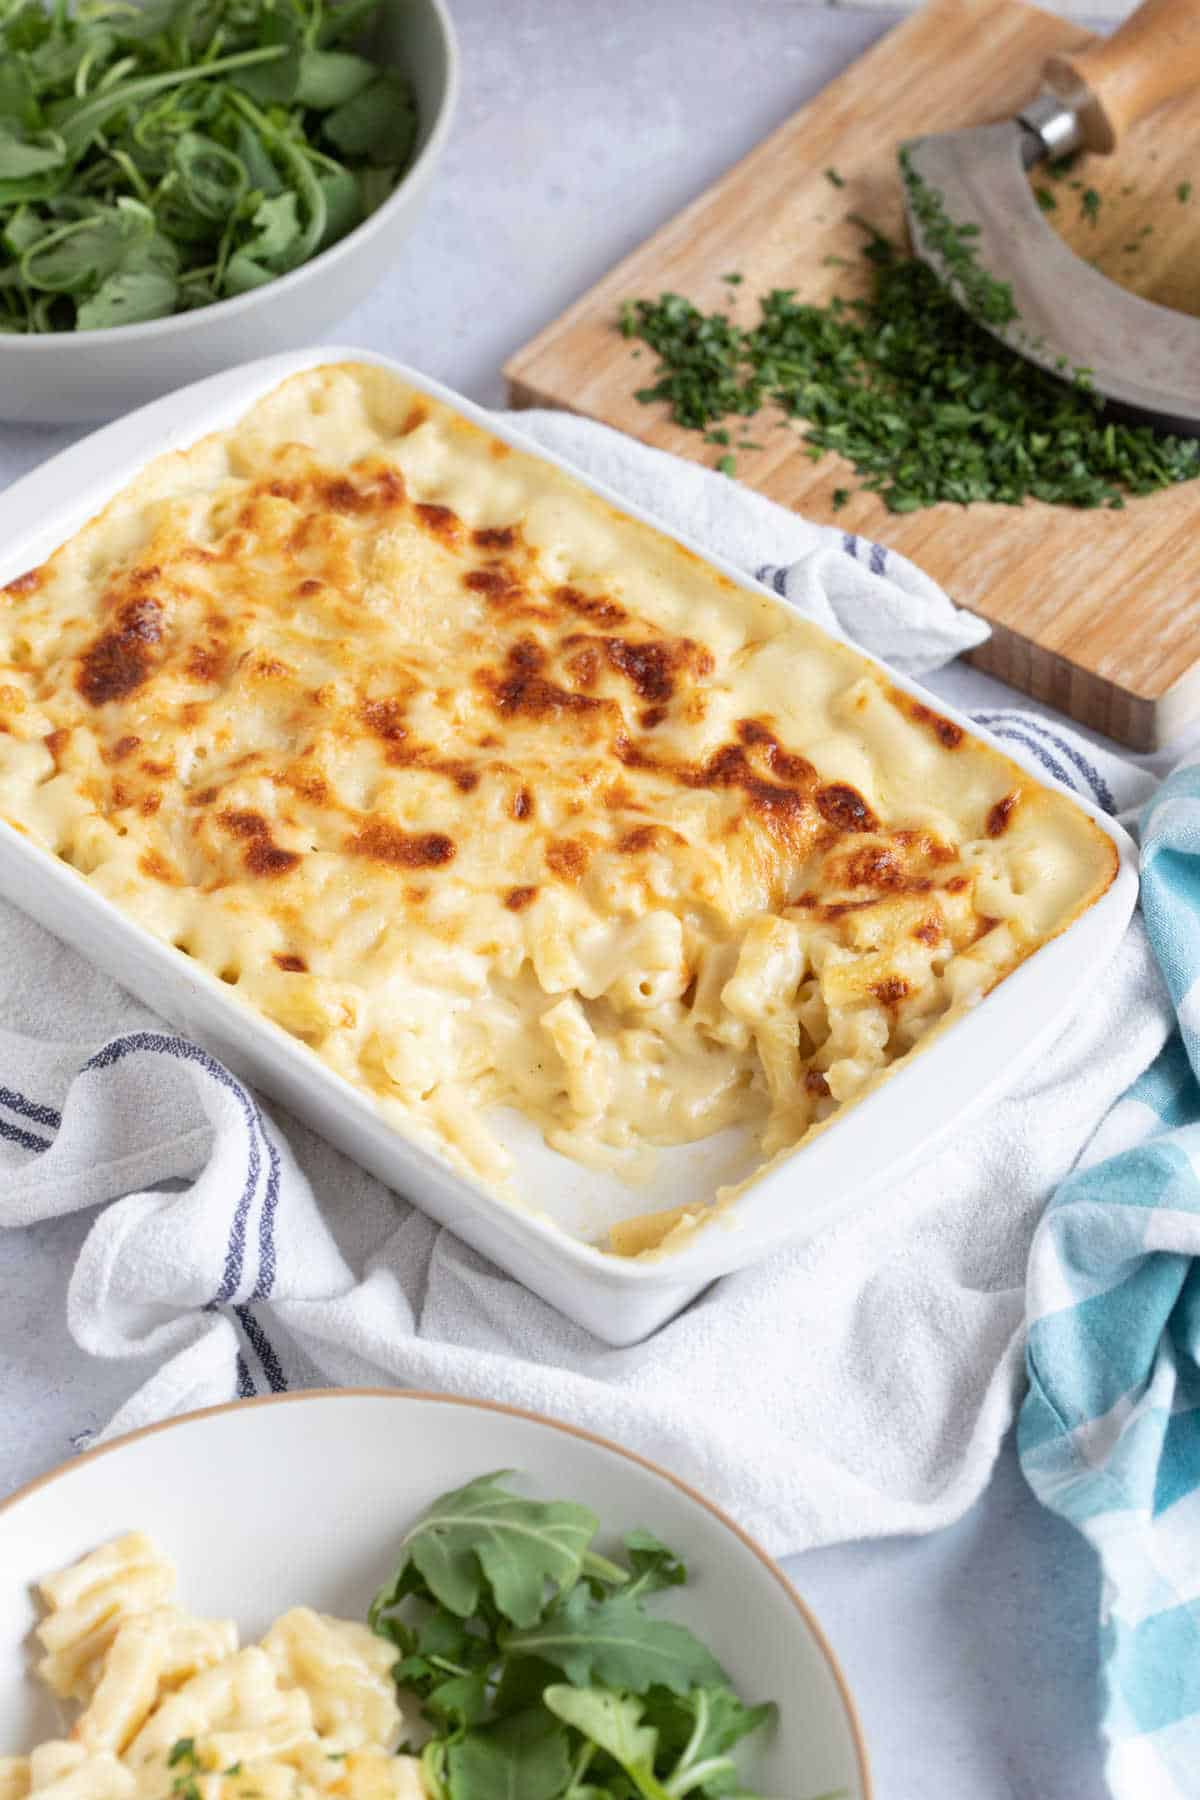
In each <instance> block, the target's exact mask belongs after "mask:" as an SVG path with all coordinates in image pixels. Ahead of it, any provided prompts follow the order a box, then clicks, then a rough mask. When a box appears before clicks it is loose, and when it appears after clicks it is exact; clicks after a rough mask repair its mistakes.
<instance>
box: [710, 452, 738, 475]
mask: <svg viewBox="0 0 1200 1800" xmlns="http://www.w3.org/2000/svg"><path fill="white" fill-rule="evenodd" d="M714 466H715V467H716V468H717V470H718V471H719V472H720V473H721V474H722V475H733V474H736V472H737V458H736V457H734V456H718V458H717V460H716V463H715V465H714Z"/></svg>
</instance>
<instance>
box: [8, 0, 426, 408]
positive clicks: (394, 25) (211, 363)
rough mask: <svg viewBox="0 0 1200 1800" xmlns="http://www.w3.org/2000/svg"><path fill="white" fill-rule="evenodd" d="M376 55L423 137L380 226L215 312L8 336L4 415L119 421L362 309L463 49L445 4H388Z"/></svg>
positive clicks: (414, 193)
mask: <svg viewBox="0 0 1200 1800" xmlns="http://www.w3.org/2000/svg"><path fill="white" fill-rule="evenodd" d="M374 53H375V55H376V56H377V57H378V60H379V61H380V62H381V63H383V64H385V65H387V66H389V67H393V68H396V69H399V70H401V71H402V73H404V74H405V75H407V76H408V78H409V80H410V81H411V82H412V84H413V89H414V92H415V94H416V101H417V141H416V148H415V151H414V155H413V160H412V162H411V163H410V165H409V167H408V169H407V170H406V172H405V174H404V175H403V176H402V177H401V179H400V181H399V183H398V184H397V186H396V189H395V191H394V192H393V193H391V194H390V195H389V196H388V198H387V199H386V200H385V201H384V203H383V205H382V206H381V207H379V208H378V210H377V211H376V212H373V213H372V214H371V216H370V218H369V219H366V220H364V221H363V223H362V224H361V225H359V226H358V227H357V229H356V230H354V231H352V232H350V233H349V234H348V235H347V236H346V237H344V238H342V240H341V241H340V242H339V243H337V244H334V245H333V246H332V247H331V248H330V249H328V250H325V251H323V252H322V254H321V255H320V256H315V257H313V259H312V261H311V262H307V263H303V264H302V265H301V266H300V268H298V269H293V270H292V271H291V272H290V274H287V275H281V276H280V277H279V279H278V281H272V282H268V283H267V285H266V286H265V287H261V288H255V289H253V290H252V291H251V292H250V293H248V294H240V295H238V296H237V298H236V299H233V300H221V301H218V303H217V304H216V305H215V306H206V307H202V308H200V309H198V310H197V311H195V312H189V313H177V314H174V315H173V316H172V317H171V318H169V319H152V320H150V321H148V322H147V323H146V324H144V325H118V326H114V327H113V328H111V329H110V330H107V331H80V332H52V333H51V332H48V333H46V334H45V335H38V336H30V337H20V336H10V335H8V334H7V333H6V334H3V335H0V419H7V420H10V421H12V422H14V423H16V424H22V425H29V424H34V423H40V424H54V425H62V424H75V423H78V422H80V421H86V420H97V419H110V418H113V417H114V416H115V415H116V414H117V413H120V412H125V411H126V410H127V409H128V408H130V407H134V406H141V405H143V404H144V403H145V402H146V401H147V400H155V399H157V398H158V396H159V395H160V394H165V393H168V392H169V391H170V390H171V389H172V388H176V387H179V386H180V385H181V384H182V383H184V382H189V381H196V380H198V379H200V377H201V376H204V375H213V374H216V373H217V371H218V370H220V369H226V368H228V367H229V366H230V365H231V364H232V363H238V362H243V361H245V360H246V359H247V358H248V357H256V356H265V355H268V354H270V353H272V352H274V351H277V350H290V349H292V348H294V347H296V346H298V345H300V344H307V343H311V342H312V340H313V339H314V338H316V337H319V336H320V335H321V334H322V332H324V331H326V330H327V329H328V327H329V326H330V325H332V324H334V322H335V321H336V320H338V319H340V318H342V317H343V316H344V315H345V314H346V313H348V312H349V311H350V309H351V308H352V307H353V306H355V305H357V303H358V301H359V300H361V299H362V298H363V296H364V295H365V294H367V293H368V292H369V291H370V289H371V288H372V287H373V286H374V285H375V283H376V282H377V281H378V280H379V279H380V277H381V276H382V275H383V273H384V272H385V270H386V269H387V267H388V265H389V264H390V263H391V262H392V260H393V259H394V257H395V255H396V252H397V250H398V249H399V247H400V245H401V243H402V242H403V241H404V239H405V237H406V236H407V235H408V233H409V231H410V230H411V229H412V227H413V224H414V222H415V220H416V217H417V214H418V212H419V210H420V207H421V203H422V201H423V200H424V198H425V194H426V191H427V189H428V187H429V183H430V180H431V179H432V176H433V172H434V169H435V168H436V166H437V163H438V160H439V158H440V156H441V154H442V151H443V149H444V147H445V143H446V139H447V137H448V135H449V131H450V124H451V119H452V117H453V113H454V106H455V101H456V99H457V95H458V48H457V43H456V40H455V36H454V28H453V26H452V25H451V23H450V16H449V14H448V12H447V10H446V6H445V4H444V0H383V4H382V6H381V8H380V16H379V23H378V27H377V31H376V40H375V46H374Z"/></svg>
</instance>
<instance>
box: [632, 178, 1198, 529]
mask: <svg viewBox="0 0 1200 1800" xmlns="http://www.w3.org/2000/svg"><path fill="white" fill-rule="evenodd" d="M916 204H917V206H918V207H919V208H921V209H923V216H922V225H923V227H924V229H925V231H926V234H927V236H928V238H929V240H930V243H931V245H932V246H933V247H934V248H936V249H937V250H938V252H939V254H940V255H941V256H942V257H943V258H944V260H945V262H946V263H947V265H949V266H950V268H951V269H952V270H953V273H954V276H955V279H956V281H957V282H958V283H959V284H960V285H961V287H962V288H963V290H964V297H965V298H966V300H967V303H968V305H969V306H971V307H972V308H974V309H975V310H977V311H978V312H980V313H981V314H982V316H983V317H984V318H986V319H987V320H988V322H989V323H991V324H992V325H998V326H1003V325H1005V324H1008V323H1010V322H1012V321H1013V319H1014V317H1015V312H1016V309H1015V306H1014V304H1013V299H1012V293H1011V290H1010V289H1009V287H1008V285H1007V283H1004V282H999V281H996V280H995V279H994V277H992V276H990V275H989V274H987V272H986V271H985V270H983V269H981V268H980V267H979V266H978V265H977V263H976V262H975V260H974V255H975V253H974V247H973V242H972V239H973V232H972V228H971V227H969V226H968V227H965V228H959V227H956V226H955V225H954V224H953V222H952V221H950V220H949V219H948V218H947V216H946V214H945V212H944V209H943V208H942V207H941V202H940V199H939V197H938V196H937V195H936V194H931V193H930V192H929V191H928V190H926V192H925V194H924V195H923V196H920V197H918V199H917V201H916ZM858 223H859V224H860V226H861V227H862V229H863V230H864V232H865V234H866V241H865V243H864V247H863V255H864V256H865V258H866V260H867V263H868V265H869V272H870V291H869V292H868V293H867V295H866V296H865V297H864V298H862V299H854V300H846V299H839V298H835V299H833V300H831V301H829V302H828V303H827V304H825V305H820V306H817V305H811V304H807V303H805V302H803V301H801V300H798V299H797V298H796V295H795V292H794V290H792V289H789V288H775V289H773V290H771V291H770V292H768V293H766V294H763V295H761V296H760V297H759V303H758V304H759V317H758V320H757V323H755V324H752V325H747V326H740V325H737V324H735V323H734V322H733V321H732V320H731V319H730V318H729V317H728V316H727V315H726V314H724V313H708V314H706V313H703V312H701V311H700V309H699V308H698V307H696V306H694V305H693V304H692V303H691V302H690V301H689V300H688V299H686V298H685V297H684V296H683V295H680V294H671V293H666V294H661V295H660V296H659V297H658V299H656V300H648V299H640V300H629V301H626V303H625V305H624V307H623V308H622V311H621V315H620V321H619V329H620V330H621V331H622V332H623V333H624V335H625V336H626V337H627V338H630V339H640V340H641V341H642V342H644V343H645V344H646V345H648V346H649V348H650V349H651V350H653V351H654V352H655V354H656V355H657V357H658V367H657V369H656V370H655V375H654V380H653V382H652V383H651V384H650V385H648V386H645V387H641V388H639V389H638V390H637V398H638V399H639V400H640V401H642V402H643V403H644V404H647V405H649V404H664V405H665V406H666V407H667V409H668V411H669V414H670V417H671V418H672V419H673V420H674V421H675V423H676V424H679V425H683V426H687V427H690V428H691V429H692V430H694V431H697V432H699V433H702V434H703V433H707V432H711V431H713V430H719V429H723V428H725V427H726V426H727V425H728V424H729V423H730V422H731V421H736V420H743V421H745V422H746V423H747V424H748V423H749V421H750V420H751V419H752V418H755V419H756V422H757V415H759V414H760V413H762V412H763V411H764V409H768V408H770V409H774V410H776V412H777V413H778V414H779V415H780V417H781V419H782V420H795V421H797V422H799V423H800V424H801V427H802V430H803V435H804V440H805V443H806V446H807V450H808V454H809V455H810V456H811V457H812V458H813V459H814V460H817V459H819V458H820V457H821V456H822V455H824V454H825V453H827V452H829V451H836V452H837V453H838V454H840V455H841V456H842V457H844V458H845V460H846V462H847V463H848V464H849V465H850V466H851V467H852V468H853V470H854V471H855V473H856V475H857V476H858V485H859V487H860V488H865V489H867V490H869V491H871V492H874V493H878V494H879V495H880V496H881V498H882V499H883V501H884V503H885V504H886V505H887V507H888V508H889V510H891V511H892V512H896V513H909V512H915V511H916V510H918V508H921V507H925V506H933V505H936V504H937V503H938V502H941V501H952V502H956V503H958V504H960V505H966V504H968V503H970V502H974V501H992V502H999V503H1001V504H1003V505H1008V506H1019V505H1021V504H1022V502H1023V501H1025V500H1027V499H1029V498H1033V499H1037V500H1043V501H1046V502H1049V503H1051V504H1054V505H1059V506H1071V507H1101V506H1102V507H1120V506H1123V505H1124V503H1125V500H1126V498H1127V497H1128V496H1130V495H1136V494H1150V493H1155V492H1157V491H1158V490H1159V489H1162V488H1167V487H1171V486H1173V485H1174V484H1175V483H1177V482H1182V481H1190V480H1193V479H1195V478H1196V476H1198V475H1200V442H1198V441H1195V440H1192V439H1187V438H1180V437H1174V436H1170V435H1167V434H1160V433H1157V432H1155V431H1154V430H1152V429H1151V428H1150V427H1149V426H1146V425H1126V424H1122V423H1118V422H1116V421H1114V420H1112V419H1110V418H1109V417H1108V415H1107V414H1106V413H1105V412H1104V410H1103V405H1102V402H1101V401H1100V398H1099V397H1098V396H1097V395H1096V394H1095V392H1094V391H1093V389H1092V387H1091V385H1090V380H1089V376H1088V372H1087V371H1086V370H1074V371H1072V370H1070V369H1068V368H1067V367H1066V366H1065V364H1064V366H1063V370H1062V373H1063V376H1064V379H1061V380H1060V379H1058V378H1056V377H1055V376H1053V375H1051V374H1049V373H1047V372H1046V371H1045V370H1043V369H1040V368H1038V367H1036V366H1035V365H1034V364H1032V363H1030V362H1028V361H1027V360H1026V359H1025V358H1024V357H1022V356H1020V355H1019V354H1018V353H1017V352H1016V351H1015V350H1013V349H1010V348H1009V347H1008V346H1007V345H1006V344H1004V343H1002V342H999V341H998V340H997V339H996V338H995V337H993V336H992V335H991V333H990V332H988V331H985V330H984V329H983V328H982V327H981V326H980V325H979V324H977V323H976V322H975V320H974V319H973V318H971V317H969V316H968V314H967V312H966V311H965V310H964V308H963V306H962V305H960V304H959V303H958V302H957V301H956V300H955V298H954V297H953V295H951V294H950V293H948V292H947V290H946V289H945V288H944V287H943V286H942V284H941V282H940V281H939V280H938V279H937V277H936V276H935V275H934V274H933V272H932V270H930V269H929V268H927V267H926V265H925V264H924V263H923V262H920V261H918V260H916V259H915V258H914V257H912V256H909V255H907V254H905V253H904V252H903V251H902V250H901V249H900V248H899V247H898V246H896V245H895V244H893V243H891V242H890V241H889V240H888V239H887V238H886V237H884V236H883V235H882V233H880V232H878V231H877V230H875V229H874V228H873V227H872V226H871V225H869V224H868V223H867V222H866V221H861V220H860V221H858ZM760 435H761V433H760ZM732 462H733V459H732V458H731V457H729V458H722V459H721V462H719V463H718V464H717V467H718V468H723V472H724V473H727V474H728V473H732ZM727 463H728V464H729V465H730V466H729V467H723V465H725V464H727ZM842 491H847V490H842ZM843 504H844V502H843Z"/></svg>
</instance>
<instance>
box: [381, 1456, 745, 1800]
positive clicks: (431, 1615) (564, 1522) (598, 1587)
mask: <svg viewBox="0 0 1200 1800" xmlns="http://www.w3.org/2000/svg"><path fill="white" fill-rule="evenodd" d="M502 1479H503V1477H501V1476H498V1475H484V1476H481V1477H480V1478H479V1479H478V1480H477V1481H473V1482H470V1483H469V1484H468V1485H467V1486H466V1487H464V1488H459V1489H458V1490H456V1491H455V1492H454V1493H450V1494H444V1495H443V1496H442V1497H441V1499H440V1500H437V1501H435V1502H434V1504H433V1506H432V1507H431V1508H430V1510H429V1512H428V1513H427V1514H426V1515H425V1516H424V1518H422V1519H420V1520H419V1521H418V1522H417V1524H416V1525H414V1526H413V1527H412V1529H411V1530H410V1531H409V1532H408V1533H407V1534H406V1536H405V1538H404V1539H403V1540H402V1552H403V1554H402V1557H401V1560H400V1563H399V1565H398V1567H397V1569H396V1571H395V1573H394V1574H393V1576H392V1579H391V1580H390V1581H389V1582H387V1583H386V1584H385V1586H384V1587H382V1588H381V1589H380V1591H379V1593H378V1594H377V1595H376V1596H375V1599H374V1601H373V1602H372V1605H371V1609H370V1612H369V1615H368V1617H369V1620H370V1624H371V1626H372V1628H373V1629H374V1630H375V1631H376V1632H377V1633H378V1634H379V1635H380V1636H382V1637H385V1638H387V1639H389V1640H390V1641H391V1642H392V1643H393V1644H395V1646H396V1648H397V1650H398V1651H399V1653H400V1655H399V1659H398V1661H397V1662H396V1664H395V1668H394V1675H395V1679H396V1682H397V1684H398V1685H399V1686H400V1687H401V1688H402V1689H405V1690H407V1691H408V1692H409V1693H415V1695H416V1696H417V1698H418V1700H419V1701H420V1703H421V1706H422V1710H423V1713H424V1716H425V1719H426V1721H427V1723H428V1726H429V1728H430V1733H431V1735H430V1736H429V1739H428V1741H427V1742H426V1743H425V1745H424V1747H423V1749H422V1750H421V1751H420V1759H421V1775H422V1779H423V1781H424V1784H425V1789H426V1792H427V1794H428V1795H429V1797H430V1800H512V1797H513V1796H520V1800H682V1796H685V1795H691V1796H695V1800H718V1797H727V1800H755V1796H753V1795H751V1794H749V1793H748V1792H747V1790H746V1789H745V1788H744V1787H743V1786H742V1784H741V1781H740V1779H739V1774H738V1765H737V1757H736V1751H737V1746H738V1745H739V1743H740V1742H741V1741H742V1739H744V1738H747V1737H749V1736H751V1735H752V1734H753V1733H754V1732H756V1731H758V1730H760V1729H761V1728H763V1727H764V1726H766V1725H767V1724H768V1722H769V1721H770V1719H771V1718H772V1717H773V1709H772V1707H770V1706H769V1705H760V1706H747V1705H746V1704H745V1703H744V1702H743V1701H742V1700H741V1698H740V1697H739V1696H738V1694H737V1693H736V1691H735V1690H734V1688H733V1687H732V1685H731V1684H730V1681H729V1678H728V1677H727V1675H726V1674H725V1672H724V1670H723V1669H722V1668H721V1666H720V1664H719V1663H718V1662H717V1661H716V1659H715V1658H714V1657H713V1655H712V1654H711V1652H710V1651H709V1650H708V1649H707V1648H706V1646H705V1645H704V1644H702V1643H701V1642H700V1640H699V1639H698V1638H697V1637H696V1636H695V1635H694V1634H693V1633H692V1632H691V1631H689V1630H688V1629H687V1627H686V1626H684V1625H680V1624H677V1623H675V1622H673V1621H671V1620H668V1619H663V1618H656V1617H655V1616H654V1615H653V1614H651V1613H650V1612H648V1611H647V1610H646V1606H645V1603H646V1601H647V1600H649V1599H650V1598H651V1597H652V1596H653V1595H655V1594H657V1593H659V1592H661V1591H663V1590H664V1589H667V1588H677V1587H680V1586H682V1585H683V1584H684V1583H685V1582H686V1580H687V1570H686V1568H685V1567H684V1565H683V1563H682V1562H681V1561H680V1559H679V1557H678V1556H676V1555H675V1553H674V1552H673V1551H672V1550H671V1549H669V1548H668V1546H667V1545H666V1544H664V1543H662V1542H661V1541H660V1540H659V1539H658V1538H657V1537H656V1536H654V1534H653V1533H652V1532H649V1531H641V1530H639V1531H632V1532H630V1533H629V1534H628V1535H627V1536H626V1538H625V1540H624V1546H623V1560H622V1561H620V1562H617V1561H611V1560H610V1559H609V1558H607V1557H604V1556H601V1555H599V1554H598V1553H597V1552H596V1551H595V1550H594V1549H593V1548H592V1540H593V1538H594V1535H595V1533H596V1531H597V1529H598V1522H597V1520H596V1518H595V1515H594V1514H592V1513H590V1512H589V1511H588V1509H587V1508H586V1507H583V1506H578V1505H576V1504H574V1503H573V1502H570V1501H550V1502H543V1501H534V1500H526V1499H523V1498H522V1497H521V1496H519V1495H517V1494H513V1493H511V1492H510V1491H509V1490H508V1489H506V1488H504V1487H502V1486H501V1485H500V1483H501V1480H502Z"/></svg>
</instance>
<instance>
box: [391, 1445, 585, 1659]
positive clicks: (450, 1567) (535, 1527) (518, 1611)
mask: <svg viewBox="0 0 1200 1800" xmlns="http://www.w3.org/2000/svg"><path fill="white" fill-rule="evenodd" d="M508 1474H511V1470H502V1471H500V1472H499V1474H494V1475H483V1476H481V1477H480V1478H479V1479H478V1480H476V1481H472V1482H469V1483H468V1484H467V1486H466V1487H463V1488H458V1489H456V1490H455V1491H454V1492H453V1493H449V1494H443V1495H442V1497H441V1499H440V1500H436V1501H435V1502H434V1504H433V1505H432V1506H431V1507H430V1509H429V1511H428V1512H427V1513H426V1514H425V1516H424V1518H422V1519H420V1520H419V1521H418V1522H417V1524H416V1525H414V1526H413V1528H412V1530H411V1531H409V1532H408V1534H407V1535H406V1536H405V1537H404V1538H403V1539H402V1548H403V1549H404V1550H405V1552H406V1556H405V1560H404V1562H403V1563H402V1564H401V1566H400V1569H399V1570H398V1571H397V1575H396V1577H394V1578H393V1582H392V1584H391V1585H390V1586H387V1587H384V1588H382V1589H381V1590H380V1592H379V1593H378V1594H377V1595H376V1596H375V1600H374V1601H373V1602H372V1607H371V1614H372V1624H374V1622H375V1620H376V1619H377V1618H378V1617H379V1616H380V1615H381V1614H382V1613H384V1612H386V1611H387V1610H389V1609H390V1608H391V1607H392V1606H393V1605H395V1604H397V1602H398V1599H399V1597H400V1596H399V1594H398V1591H397V1587H396V1583H397V1582H398V1581H399V1580H400V1579H401V1578H402V1577H403V1574H404V1570H405V1568H406V1566H407V1564H408V1562H409V1561H410V1560H411V1562H412V1563H413V1564H414V1565H415V1567H416V1568H417V1569H418V1570H419V1572H420V1574H421V1576H422V1577H423V1578H424V1580H425V1582H426V1583H427V1585H428V1587H429V1591H430V1592H431V1594H433V1596H434V1597H435V1599H437V1600H438V1601H439V1602H440V1603H441V1605H443V1606H444V1607H446V1608H447V1609H448V1611H450V1612H452V1613H456V1614H457V1615H458V1616H459V1618H463V1619H466V1618H469V1617H470V1616H471V1615H472V1614H473V1613H475V1612H477V1611H478V1609H479V1604H480V1596H481V1592H482V1590H483V1588H484V1586H485V1584H486V1586H487V1588H488V1590H489V1591H490V1594H491V1596H492V1599H493V1600H494V1602H495V1604H496V1606H497V1607H498V1608H499V1610H500V1612H501V1613H502V1614H503V1615H504V1617H505V1618H506V1619H509V1620H511V1621H512V1623H513V1624H514V1625H518V1626H521V1625H527V1626H532V1625H535V1624H536V1622H537V1620H538V1619H539V1618H540V1617H541V1614H542V1610H543V1608H544V1605H545V1598H546V1584H547V1582H551V1583H552V1584H553V1585H554V1586H555V1587H556V1588H557V1589H558V1590H559V1592H560V1593H562V1592H563V1591H564V1590H566V1589H568V1588H570V1587H572V1586H573V1585H574V1583H575V1582H577V1581H578V1579H579V1574H580V1570H581V1568H582V1565H583V1557H584V1552H585V1551H586V1550H587V1547H588V1545H589V1544H590V1543H591V1540H592V1538H593V1537H594V1536H595V1533H596V1527H597V1523H598V1521H597V1519H596V1516H595V1514H594V1513H592V1512H590V1511H589V1510H588V1508H587V1507H586V1506H578V1505H576V1504H575V1503H574V1502H573V1501H569V1500H552V1501H549V1502H545V1501H538V1500H523V1499H521V1498H520V1496H519V1495H516V1494H512V1493H509V1492H507V1491H506V1490H505V1489H504V1488H502V1487H501V1486H500V1485H499V1483H500V1481H501V1480H502V1479H503V1478H504V1476H506V1475H508ZM408 1591H410V1592H411V1589H409V1590H408Z"/></svg>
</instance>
